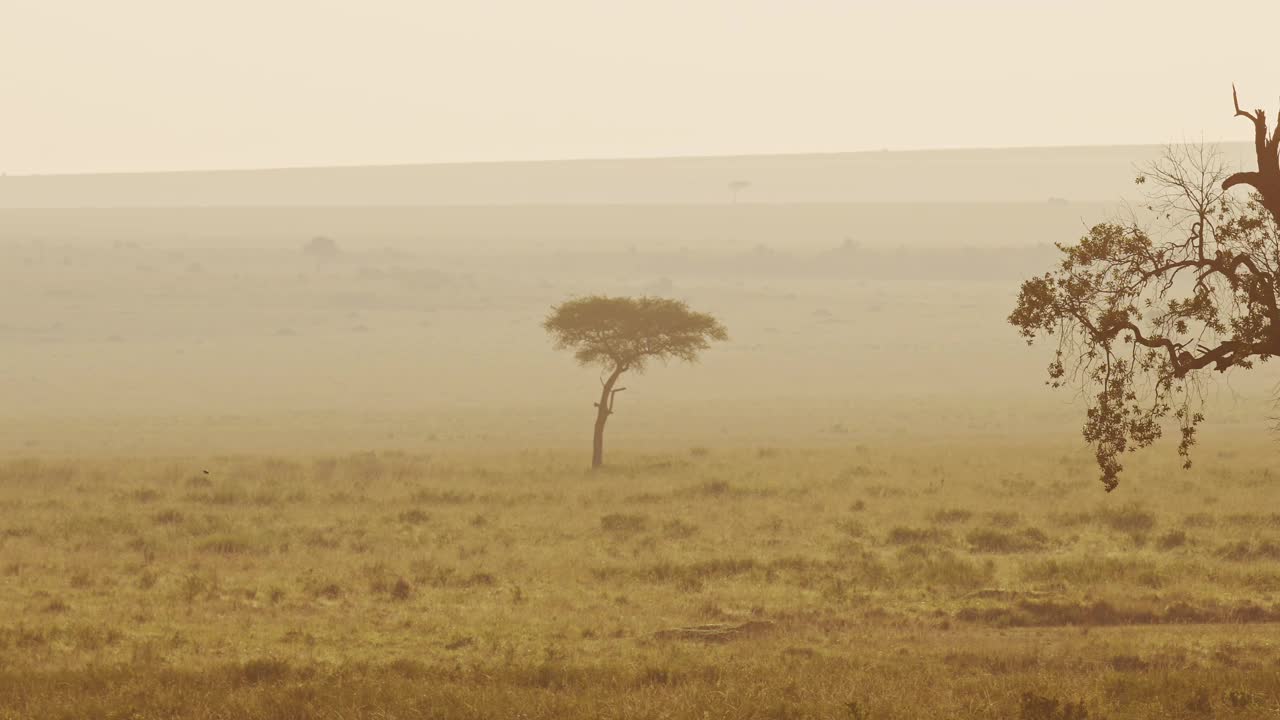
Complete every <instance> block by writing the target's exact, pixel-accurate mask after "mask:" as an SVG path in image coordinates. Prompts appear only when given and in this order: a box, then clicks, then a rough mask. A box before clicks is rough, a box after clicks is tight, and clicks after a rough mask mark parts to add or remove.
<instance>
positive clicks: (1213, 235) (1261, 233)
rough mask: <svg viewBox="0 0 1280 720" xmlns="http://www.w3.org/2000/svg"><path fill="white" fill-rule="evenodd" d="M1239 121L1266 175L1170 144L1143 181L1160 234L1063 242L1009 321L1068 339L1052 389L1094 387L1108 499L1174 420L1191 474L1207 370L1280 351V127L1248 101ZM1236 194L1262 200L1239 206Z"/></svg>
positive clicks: (1089, 431)
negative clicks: (1124, 472)
mask: <svg viewBox="0 0 1280 720" xmlns="http://www.w3.org/2000/svg"><path fill="white" fill-rule="evenodd" d="M1232 96H1233V99H1234V96H1235V91H1234V88H1233V89H1232ZM1235 112H1236V115H1237V116H1241V117H1245V118H1248V119H1249V120H1250V121H1251V122H1252V123H1253V126H1254V150H1255V154H1256V156H1257V163H1258V169H1257V170H1256V171H1248V172H1237V173H1234V174H1228V173H1227V171H1226V169H1225V167H1224V166H1223V163H1222V161H1221V158H1220V157H1219V155H1218V154H1217V153H1216V152H1215V151H1213V150H1212V149H1209V148H1204V147H1182V148H1170V149H1169V151H1168V152H1167V153H1166V154H1165V157H1164V158H1163V159H1162V160H1160V161H1157V162H1156V163H1155V164H1154V165H1152V166H1151V167H1149V168H1146V170H1145V171H1144V172H1143V173H1142V174H1141V175H1139V176H1138V183H1139V184H1141V185H1144V186H1146V187H1147V188H1148V198H1149V201H1148V204H1147V209H1148V210H1149V211H1151V212H1152V215H1153V216H1154V217H1155V219H1156V221H1155V226H1154V227H1151V228H1148V227H1144V226H1143V225H1142V224H1140V223H1138V222H1137V221H1136V220H1135V221H1125V222H1105V223H1101V224H1098V225H1095V226H1093V228H1091V229H1090V230H1089V232H1088V234H1087V235H1085V236H1084V237H1083V238H1081V239H1080V241H1079V242H1077V243H1076V244H1074V245H1059V246H1058V248H1059V249H1060V250H1061V251H1062V258H1061V260H1060V261H1059V263H1058V266H1057V267H1056V268H1054V269H1053V270H1052V271H1051V272H1048V273H1045V274H1044V275H1043V276H1040V277H1036V278H1032V279H1030V280H1027V281H1026V282H1024V283H1023V284H1022V290H1021V292H1020V293H1019V295H1018V303H1017V306H1016V307H1015V308H1014V311H1013V314H1012V315H1010V316H1009V321H1010V322H1011V323H1013V324H1014V325H1015V326H1017V328H1018V329H1019V331H1021V333H1022V335H1023V336H1024V337H1025V338H1026V339H1027V342H1028V343H1030V342H1031V341H1032V340H1034V339H1037V338H1041V337H1045V336H1056V337H1057V352H1056V355H1055V357H1054V359H1053V361H1052V362H1050V363H1049V383H1050V384H1051V385H1053V386H1054V387H1059V386H1063V385H1075V386H1077V387H1080V388H1081V389H1082V390H1083V391H1084V392H1083V395H1084V397H1085V398H1086V399H1087V400H1088V403H1089V406H1088V410H1087V413H1086V417H1085V423H1084V438H1085V440H1086V441H1087V442H1089V443H1091V444H1092V445H1093V446H1094V454H1095V456H1096V457H1097V461H1098V467H1099V468H1100V469H1101V471H1102V478H1101V479H1102V483H1103V485H1104V486H1105V487H1106V489H1107V491H1108V492H1110V491H1111V490H1114V489H1115V488H1116V486H1117V484H1118V483H1119V481H1118V479H1117V477H1118V475H1119V473H1120V471H1121V469H1122V467H1123V466H1122V465H1121V463H1120V458H1121V456H1122V455H1123V453H1125V452H1126V451H1128V452H1132V451H1134V450H1137V449H1139V448H1143V447H1147V446H1148V445H1151V444H1152V443H1153V442H1155V441H1156V440H1157V439H1158V438H1159V437H1160V435H1161V434H1162V424H1163V421H1165V420H1166V419H1169V418H1170V416H1171V417H1172V419H1174V420H1176V421H1177V424H1178V427H1179V431H1180V433H1181V442H1180V443H1179V445H1178V453H1179V454H1180V455H1181V456H1182V457H1183V460H1184V465H1185V467H1190V466H1191V461H1190V450H1191V446H1192V445H1193V444H1195V440H1196V428H1197V426H1198V425H1199V424H1200V422H1201V421H1202V420H1203V419H1204V415H1203V413H1202V406H1203V400H1202V398H1203V397H1204V393H1203V388H1202V383H1203V379H1202V378H1203V376H1204V374H1205V372H1206V371H1208V370H1216V371H1217V372H1220V373H1222V372H1227V371H1229V370H1232V369H1236V368H1240V369H1249V368H1252V367H1253V366H1254V363H1255V362H1266V361H1267V360H1268V359H1270V358H1271V357H1273V356H1276V355H1280V294H1278V293H1277V289H1278V288H1280V154H1278V153H1280V128H1277V129H1276V130H1275V131H1273V132H1272V133H1271V134H1270V135H1268V133H1267V120H1266V114H1265V113H1264V112H1263V111H1262V110H1255V111H1253V112H1246V111H1244V110H1241V109H1240V103H1239V101H1238V100H1236V106H1235ZM1236 186H1249V187H1251V188H1253V192H1251V193H1250V194H1249V196H1248V197H1247V198H1239V197H1235V196H1233V195H1232V194H1231V193H1230V192H1229V191H1230V190H1231V189H1232V188H1233V187H1236Z"/></svg>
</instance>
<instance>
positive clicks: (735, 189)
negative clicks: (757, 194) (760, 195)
mask: <svg viewBox="0 0 1280 720" xmlns="http://www.w3.org/2000/svg"><path fill="white" fill-rule="evenodd" d="M750 188H751V181H750V180H734V181H733V182H731V183H729V199H730V201H731V202H732V203H733V204H734V205H737V204H738V195H740V194H742V191H743V190H749V189H750Z"/></svg>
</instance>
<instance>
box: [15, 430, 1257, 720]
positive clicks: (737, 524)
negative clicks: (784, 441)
mask: <svg viewBox="0 0 1280 720" xmlns="http://www.w3.org/2000/svg"><path fill="white" fill-rule="evenodd" d="M1268 442H1269V441H1268V440H1266V439H1265V438H1260V439H1259V440H1258V443H1257V444H1252V445H1251V444H1247V443H1237V444H1234V445H1232V444H1222V443H1216V444H1215V445H1214V447H1213V449H1211V450H1209V449H1206V450H1205V451H1204V455H1203V457H1202V458H1201V460H1202V462H1201V463H1200V464H1199V465H1198V466H1197V468H1196V469H1194V470H1192V471H1191V472H1190V473H1184V472H1182V471H1181V470H1176V469H1175V467H1176V463H1175V458H1174V457H1172V456H1171V455H1172V454H1171V453H1157V454H1148V455H1144V456H1141V457H1139V458H1136V459H1135V460H1134V461H1133V462H1132V463H1131V467H1132V472H1131V474H1130V476H1129V477H1128V478H1127V482H1128V483H1130V484H1129V485H1127V486H1125V487H1124V488H1123V489H1122V491H1121V492H1117V493H1115V494H1114V495H1105V494H1103V493H1102V492H1101V491H1100V488H1099V486H1098V484H1097V483H1096V482H1095V480H1094V475H1095V469H1094V468H1093V467H1092V465H1091V458H1090V457H1089V455H1088V453H1087V452H1086V451H1085V450H1084V449H1082V448H1081V447H1080V446H1079V445H1078V444H1075V443H1065V442H1064V443H1063V444H1052V443H1050V442H1047V441H1046V442H1039V443H1023V444H1018V445H1016V446H1011V445H996V444H992V443H991V442H990V441H982V442H963V441H959V440H956V441H948V442H946V443H944V444H924V443H919V444H908V443H897V444H891V443H887V444H882V445H867V446H864V445H859V444H857V442H856V441H851V442H850V443H849V444H848V445H847V446H845V447H841V448H823V449H798V448H776V449H775V448H767V447H753V448H736V449H734V448H718V447H712V448H700V447H694V448H684V449H679V450H672V451H669V452H653V453H649V454H643V455H641V454H630V455H628V454H625V453H621V452H619V453H616V454H615V455H614V456H613V462H612V465H611V466H609V467H607V468H606V469H605V470H603V471H601V472H595V473H592V472H590V471H587V470H585V469H584V463H583V460H584V458H583V457H581V456H580V455H581V454H580V453H566V452H560V451H555V452H552V451H525V452H518V451H510V450H506V451H501V452H498V453H496V454H491V455H484V454H479V453H471V452H466V451H461V450H455V451H444V452H441V453H437V454H432V455H413V454H405V453H379V454H373V453H368V454H353V455H345V456H339V457H323V456H312V457H282V458H270V457H213V458H192V459H180V458H168V459H123V458H116V459H109V458H104V459H101V460H92V459H77V460H68V461H60V460H56V459H45V460H34V459H33V460H22V459H11V460H7V461H5V462H4V463H3V465H0V618H3V620H0V717H3V718H20V717H21V718H27V717H40V718H99V717H101V718H281V717H284V718H311V717H316V718H320V717H324V718H419V717H474V718H494V717H513V718H514V717H521V718H565V717H619V718H621V717H628V718H632V717H646V718H703V717H759V718H790V717H824V718H854V719H858V720H862V719H870V718H904V719H905V718H1023V719H1030V720H1072V719H1078V718H1085V717H1088V718H1116V719H1118V718H1157V717H1159V718H1210V717H1219V718H1222V717H1239V718H1256V717H1269V716H1275V715H1277V714H1280V646H1278V645H1277V643H1278V642H1280V633H1277V632H1276V631H1275V627H1276V625H1275V624H1274V623H1275V622H1276V621H1278V620H1280V509H1278V508H1276V507H1275V505H1274V504H1273V501H1274V498H1275V494H1274V491H1273V490H1272V489H1271V488H1272V486H1273V484H1274V482H1275V478H1274V477H1273V476H1272V475H1273V472H1274V471H1273V470H1272V468H1271V467H1270V463H1268V462H1266V461H1265V457H1266V456H1267V454H1268V453H1269V448H1268V447H1266V446H1265V445H1264V444H1263V443H1268ZM1166 456H1168V457H1166ZM206 471H207V472H206ZM1055 703H1056V704H1055ZM1077 703H1078V704H1079V705H1076V704H1077Z"/></svg>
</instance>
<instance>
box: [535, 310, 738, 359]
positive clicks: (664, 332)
mask: <svg viewBox="0 0 1280 720" xmlns="http://www.w3.org/2000/svg"><path fill="white" fill-rule="evenodd" d="M542 326H543V328H545V329H546V331H547V332H548V333H550V334H551V336H552V339H553V341H554V343H555V346H556V348H557V349H560V350H570V349H571V350H573V356H574V357H575V358H576V359H577V360H578V362H579V363H580V364H582V365H600V366H602V367H604V368H605V369H606V370H610V371H612V370H623V371H631V372H643V371H644V370H645V367H646V365H647V363H648V362H649V361H650V360H655V359H656V360H661V361H663V362H666V361H669V360H673V359H674V360H682V361H684V362H694V361H696V360H697V359H698V353H700V352H702V351H703V350H706V349H707V348H709V347H711V342H712V341H721V340H727V339H728V337H729V335H728V332H727V331H726V330H725V328H724V326H723V325H721V324H720V321H718V320H716V319H715V318H714V317H712V316H711V315H708V314H706V313H700V312H695V311H693V310H690V309H689V306H688V305H687V304H686V303H684V302H682V301H680V300H671V299H668V298H656V297H639V298H630V297H610V296H607V295H589V296H586V297H581V298H575V299H573V300H569V301H567V302H564V303H561V304H560V305H558V306H556V307H555V308H554V309H553V310H552V312H551V315H550V316H548V317H547V319H546V321H545V322H544V323H543V324H542Z"/></svg>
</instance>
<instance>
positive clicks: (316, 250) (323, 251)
mask: <svg viewBox="0 0 1280 720" xmlns="http://www.w3.org/2000/svg"><path fill="white" fill-rule="evenodd" d="M302 252H304V253H306V254H307V255H310V256H311V257H315V258H331V257H335V256H337V254H338V243H337V242H336V241H334V239H333V238H331V237H325V236H324V235H317V236H315V237H313V238H311V239H310V240H308V241H307V243H306V244H305V245H303V246H302Z"/></svg>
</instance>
